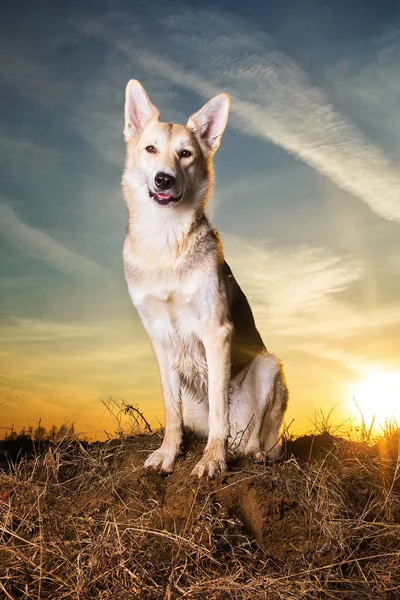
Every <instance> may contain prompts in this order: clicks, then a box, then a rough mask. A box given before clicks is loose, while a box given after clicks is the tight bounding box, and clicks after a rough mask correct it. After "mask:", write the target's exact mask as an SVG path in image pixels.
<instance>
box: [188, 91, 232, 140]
mask: <svg viewBox="0 0 400 600" xmlns="http://www.w3.org/2000/svg"><path fill="white" fill-rule="evenodd" d="M229 105H230V97H229V94H219V95H218V96H214V98H211V100H210V101H209V102H207V104H205V105H204V106H203V108H201V109H200V110H199V111H198V112H197V113H194V115H192V116H191V117H189V120H188V122H187V124H188V127H190V129H192V131H193V132H194V133H195V134H196V135H198V136H199V137H200V138H201V139H202V140H203V141H204V142H205V144H206V146H207V147H208V148H209V150H216V149H217V148H218V146H219V145H220V143H221V137H222V134H223V133H224V129H225V127H226V122H227V120H228V113H229Z"/></svg>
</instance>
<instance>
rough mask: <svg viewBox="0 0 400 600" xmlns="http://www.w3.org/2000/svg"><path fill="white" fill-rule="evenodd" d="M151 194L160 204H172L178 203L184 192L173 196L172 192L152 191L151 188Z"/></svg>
mask: <svg viewBox="0 0 400 600" xmlns="http://www.w3.org/2000/svg"><path fill="white" fill-rule="evenodd" d="M149 194H150V196H151V198H153V200H155V201H156V202H157V204H159V205H160V206H170V205H171V204H176V203H177V202H179V200H180V199H181V198H182V194H181V195H180V196H172V195H171V194H163V193H161V192H152V191H151V190H149Z"/></svg>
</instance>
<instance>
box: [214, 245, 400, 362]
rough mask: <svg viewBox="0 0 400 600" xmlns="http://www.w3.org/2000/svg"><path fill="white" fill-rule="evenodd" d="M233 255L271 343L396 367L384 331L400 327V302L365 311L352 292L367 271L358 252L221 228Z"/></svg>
mask: <svg viewBox="0 0 400 600" xmlns="http://www.w3.org/2000/svg"><path fill="white" fill-rule="evenodd" d="M222 240H223V243H224V246H225V255H226V260H227V262H228V263H229V265H230V266H231V268H232V270H233V273H234V275H235V277H236V279H237V281H238V283H239V285H240V286H241V288H242V289H243V291H244V293H245V294H246V295H247V297H248V299H249V301H250V304H251V307H252V310H253V312H254V315H255V318H256V323H257V326H258V328H259V329H260V332H261V334H262V336H263V338H264V339H265V342H266V344H267V347H269V346H270V343H272V346H271V348H270V349H271V350H274V345H275V344H279V347H280V348H282V350H283V352H284V353H287V352H289V351H300V352H301V353H303V357H304V353H306V354H309V355H314V356H315V357H319V358H326V359H330V360H334V361H335V362H337V363H340V364H342V365H343V366H345V367H346V368H347V369H349V370H351V371H353V372H355V373H365V372H367V371H368V370H369V369H370V368H377V365H378V366H379V365H380V366H382V365H386V366H389V368H392V369H393V368H395V365H394V363H395V359H393V351H392V349H391V348H390V345H388V344H387V343H386V344H385V343H380V340H381V338H382V332H383V331H387V330H389V329H393V327H395V326H396V323H397V324H398V325H399V326H400V307H397V306H392V307H380V306H376V307H371V308H370V309H368V310H367V309H364V310H360V308H359V307H358V306H357V305H356V304H351V303H349V302H348V301H347V299H346V296H345V294H347V293H348V291H349V289H351V286H352V285H353V284H355V283H357V282H359V281H360V280H361V279H362V278H363V277H364V276H365V272H366V269H365V266H364V264H363V262H362V261H360V260H359V259H354V258H352V257H342V256H339V255H335V254H332V253H330V252H328V251H327V250H324V249H323V248H315V247H307V246H299V247H291V248H290V249H282V248H280V249H279V250H278V249H275V248H274V247H272V246H271V245H270V244H266V243H265V242H263V241H261V240H257V241H252V242H250V241H248V240H244V239H242V238H239V237H236V236H232V235H222Z"/></svg>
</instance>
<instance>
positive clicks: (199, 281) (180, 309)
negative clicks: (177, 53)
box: [122, 81, 287, 477]
mask: <svg viewBox="0 0 400 600" xmlns="http://www.w3.org/2000/svg"><path fill="white" fill-rule="evenodd" d="M228 109H229V97H228V96H227V95H226V94H221V95H220V96H216V97H215V98H213V99H212V100H210V102H209V103H207V104H206V105H205V106H204V107H203V109H201V110H200V111H199V112H198V113H196V114H195V115H192V117H190V119H189V121H188V124H187V126H184V125H178V124H170V123H162V122H160V120H159V112H158V110H157V109H156V108H155V107H154V106H153V105H152V104H151V102H150V100H149V98H148V96H147V94H146V92H145V91H144V90H143V88H142V87H141V85H140V84H139V83H138V82H136V81H131V82H129V84H128V86H127V94H126V105H125V129H124V132H125V139H126V142H127V148H126V163H125V171H124V174H123V179H122V186H123V192H124V197H125V200H126V203H127V207H128V214H129V218H128V229H127V235H126V239H125V242H124V249H123V262H124V270H125V277H126V281H127V284H128V289H129V293H130V295H131V298H132V301H133V303H134V305H135V307H136V308H137V310H138V313H139V315H140V317H141V319H142V322H143V324H144V327H145V328H146V330H147V332H148V334H149V337H150V340H151V344H152V347H153V350H154V354H155V357H156V360H157V363H158V367H159V371H160V378H161V383H162V389H163V397H164V405H165V437H164V441H163V443H162V445H161V447H160V448H159V449H158V450H156V451H155V452H154V453H153V454H152V455H151V456H150V457H149V458H148V459H147V461H146V463H145V464H146V466H148V467H153V468H157V469H160V470H163V471H166V472H169V471H172V470H173V468H174V464H175V459H176V456H177V454H178V452H179V448H180V444H181V441H182V431H183V427H184V426H185V427H188V428H191V429H193V430H195V431H196V432H198V433H200V434H203V435H207V436H208V442H207V446H206V449H205V451H204V456H203V458H202V459H201V461H200V462H199V463H198V465H196V467H195V469H194V471H193V472H194V473H195V474H197V475H198V476H199V477H202V476H203V475H205V476H208V477H212V476H214V475H216V474H218V473H220V472H222V471H224V470H225V469H226V452H227V446H228V443H230V444H231V446H233V447H235V444H236V450H237V451H239V452H244V453H246V454H252V455H253V456H254V457H255V458H256V459H259V458H260V457H263V456H265V454H266V453H268V452H270V454H271V456H274V457H276V456H277V454H278V453H279V428H280V425H281V422H282V417H283V413H284V410H285V408H286V402H287V387H286V384H285V381H284V376H283V372H282V367H281V365H280V363H279V361H278V360H277V359H276V358H275V357H274V356H273V355H271V354H269V353H268V352H267V350H266V348H265V346H264V344H263V342H262V340H261V337H260V335H259V333H258V331H257V329H256V327H255V324H254V319H253V315H252V313H251V309H250V307H249V305H248V302H247V300H246V297H245V296H244V294H243V292H242V290H241V289H240V287H239V285H238V284H237V282H236V280H235V278H234V276H233V274H232V272H231V270H230V269H229V266H228V265H227V264H226V262H225V261H224V255H223V247H222V244H221V241H220V239H219V236H218V234H217V232H216V231H215V230H214V229H213V227H212V226H211V224H210V222H209V221H208V219H207V217H206V215H205V212H204V211H205V207H206V203H207V200H208V198H209V195H210V193H211V191H212V186H213V168H212V159H213V155H214V153H215V151H216V149H217V148H218V146H219V143H220V139H221V136H222V133H223V131H224V128H225V125H226V120H227V115H228ZM182 152H183V154H182ZM187 152H190V154H191V156H186V154H185V153H187ZM160 174H162V175H165V176H168V177H170V178H171V177H173V178H174V179H171V181H172V183H171V185H170V187H169V188H168V190H167V192H165V190H161V191H160V188H159V187H157V185H158V184H156V182H157V181H160V179H157V177H159V175H160ZM168 181H169V180H168Z"/></svg>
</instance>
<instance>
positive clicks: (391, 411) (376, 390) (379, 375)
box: [351, 371, 400, 428]
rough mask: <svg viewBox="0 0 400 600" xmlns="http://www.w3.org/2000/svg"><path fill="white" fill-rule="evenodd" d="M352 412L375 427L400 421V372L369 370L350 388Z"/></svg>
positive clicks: (368, 424)
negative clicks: (363, 377) (369, 371)
mask: <svg viewBox="0 0 400 600" xmlns="http://www.w3.org/2000/svg"><path fill="white" fill-rule="evenodd" d="M351 393H352V403H351V405H352V408H351V412H352V414H353V415H354V416H355V417H356V418H357V417H358V418H359V419H360V418H364V421H365V423H366V425H367V426H370V425H371V424H372V423H373V425H374V427H375V428H377V427H382V426H384V425H385V423H390V422H399V421H400V373H385V372H383V371H371V373H369V374H368V375H367V376H366V377H365V379H362V380H360V381H358V382H357V383H356V384H355V385H354V386H353V388H352V390H351Z"/></svg>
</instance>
